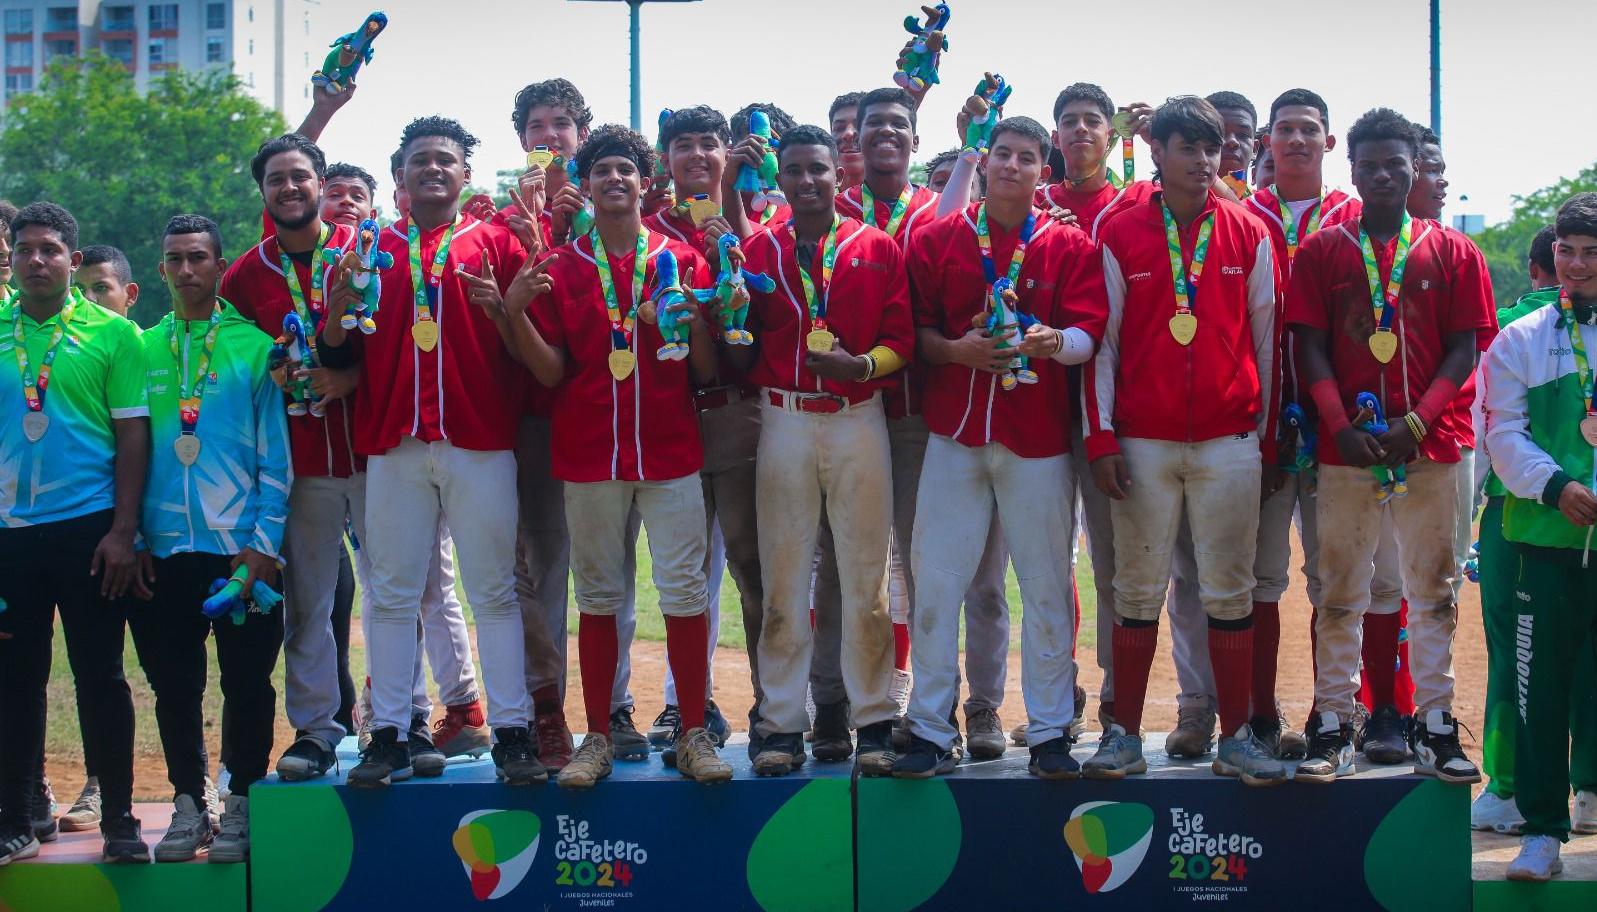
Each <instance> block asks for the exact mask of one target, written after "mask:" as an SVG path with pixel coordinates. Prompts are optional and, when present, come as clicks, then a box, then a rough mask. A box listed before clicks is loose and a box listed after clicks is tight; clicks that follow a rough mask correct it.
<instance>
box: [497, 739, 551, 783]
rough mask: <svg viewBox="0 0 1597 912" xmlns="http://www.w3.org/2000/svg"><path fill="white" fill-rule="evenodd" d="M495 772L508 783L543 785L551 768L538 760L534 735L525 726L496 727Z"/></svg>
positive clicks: (547, 779)
mask: <svg viewBox="0 0 1597 912" xmlns="http://www.w3.org/2000/svg"><path fill="white" fill-rule="evenodd" d="M493 758H494V774H495V775H497V776H498V777H499V778H500V779H503V780H505V784H506V785H542V784H543V783H545V782H548V781H549V770H548V769H546V768H545V767H544V765H543V764H542V763H539V762H538V752H537V751H536V750H534V749H533V746H532V735H531V734H530V733H529V732H528V731H527V729H526V728H525V727H524V726H516V727H514V728H496V729H494V749H493Z"/></svg>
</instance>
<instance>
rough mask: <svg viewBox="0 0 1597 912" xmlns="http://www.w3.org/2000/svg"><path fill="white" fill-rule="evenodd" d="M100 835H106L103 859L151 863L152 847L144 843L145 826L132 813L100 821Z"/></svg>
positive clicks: (109, 862)
mask: <svg viewBox="0 0 1597 912" xmlns="http://www.w3.org/2000/svg"><path fill="white" fill-rule="evenodd" d="M100 835H101V836H104V837H105V852H104V854H103V855H102V856H101V860H102V861H105V862H106V863H108V864H149V863H150V847H149V846H147V845H145V844H144V828H143V827H141V826H140V825H139V819H138V818H137V817H134V816H133V815H132V814H123V815H122V816H121V817H116V818H110V817H107V818H106V819H105V820H102V821H100Z"/></svg>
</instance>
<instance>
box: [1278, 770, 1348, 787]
mask: <svg viewBox="0 0 1597 912" xmlns="http://www.w3.org/2000/svg"><path fill="white" fill-rule="evenodd" d="M1352 772H1353V771H1352V770H1351V769H1348V770H1340V769H1339V770H1337V771H1335V772H1333V773H1305V772H1304V771H1303V768H1302V767H1301V766H1300V767H1298V770H1297V772H1296V773H1294V774H1293V776H1292V779H1293V781H1294V782H1308V783H1312V784H1314V785H1329V784H1331V783H1332V782H1335V781H1336V780H1337V779H1339V778H1341V777H1343V776H1347V775H1351V774H1352Z"/></svg>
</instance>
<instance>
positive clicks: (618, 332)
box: [588, 228, 649, 351]
mask: <svg viewBox="0 0 1597 912" xmlns="http://www.w3.org/2000/svg"><path fill="white" fill-rule="evenodd" d="M588 240H589V241H590V242H591V243H592V244H593V265H594V266H595V267H597V268H598V270H599V287H600V288H603V289H604V307H605V312H606V313H607V314H608V315H609V317H610V347H611V349H613V350H615V351H626V350H629V349H631V348H632V327H633V326H635V325H637V322H638V305H639V304H641V303H642V302H643V277H644V273H645V272H647V271H648V268H649V229H647V228H639V229H638V248H637V251H636V252H635V253H634V255H633V257H632V307H631V309H629V310H628V311H627V313H626V316H624V317H623V316H622V315H621V302H620V300H619V299H618V298H617V297H616V285H615V280H614V279H612V278H611V277H610V255H609V254H608V253H606V252H605V249H604V238H602V237H600V236H599V229H598V228H594V229H593V230H592V231H590V232H588Z"/></svg>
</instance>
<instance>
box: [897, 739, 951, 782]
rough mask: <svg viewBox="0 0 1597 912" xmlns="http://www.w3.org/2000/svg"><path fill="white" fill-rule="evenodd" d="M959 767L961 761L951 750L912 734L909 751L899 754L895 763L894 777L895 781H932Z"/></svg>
mask: <svg viewBox="0 0 1597 912" xmlns="http://www.w3.org/2000/svg"><path fill="white" fill-rule="evenodd" d="M958 765H959V760H958V758H956V757H955V756H954V752H953V751H951V750H943V749H942V748H940V747H938V746H937V745H936V744H935V743H933V742H931V741H928V740H926V739H925V738H922V737H920V736H919V735H916V734H913V733H911V734H910V736H909V750H906V751H905V752H904V753H902V754H899V756H898V759H897V760H894V761H893V777H894V778H895V779H930V778H932V777H933V776H946V775H947V774H949V773H951V772H953V771H954V767H956V766H958Z"/></svg>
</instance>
